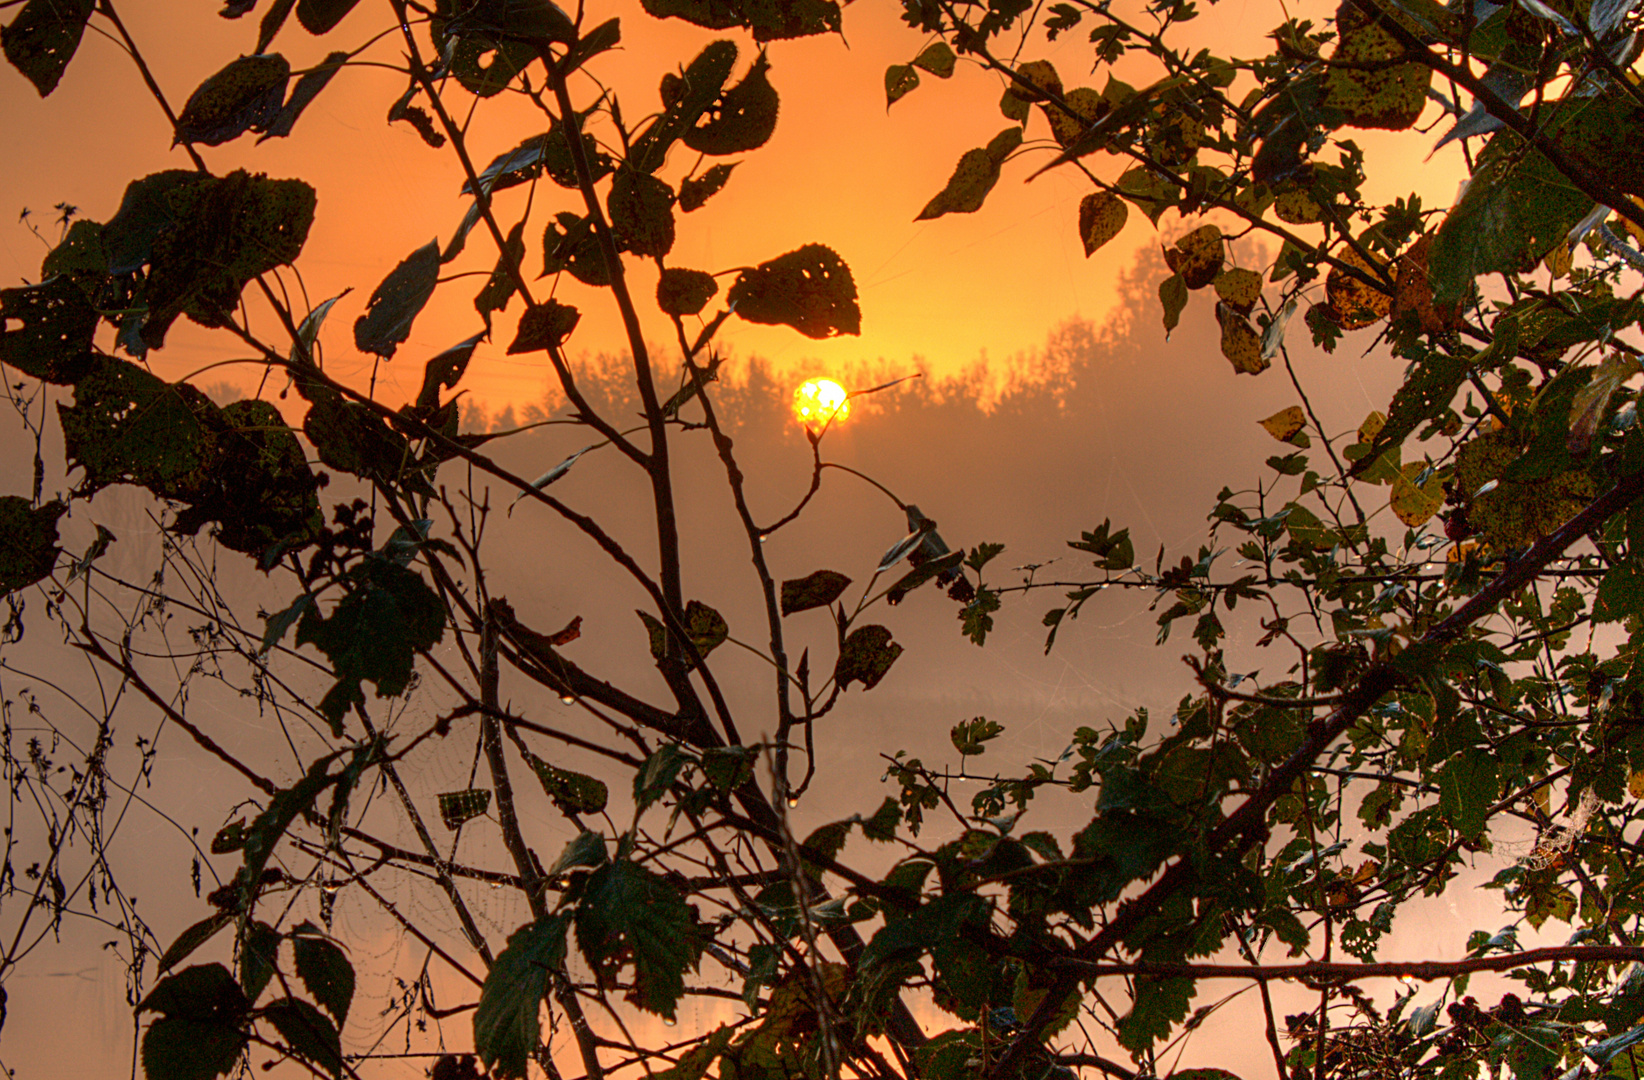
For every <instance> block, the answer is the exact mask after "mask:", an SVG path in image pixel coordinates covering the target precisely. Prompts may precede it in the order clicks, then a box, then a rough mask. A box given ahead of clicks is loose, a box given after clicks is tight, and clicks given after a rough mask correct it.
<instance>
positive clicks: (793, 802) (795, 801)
mask: <svg viewBox="0 0 1644 1080" xmlns="http://www.w3.org/2000/svg"><path fill="white" fill-rule="evenodd" d="M798 805H799V796H798V795H789V796H788V806H789V807H790V808H791V807H795V806H798Z"/></svg>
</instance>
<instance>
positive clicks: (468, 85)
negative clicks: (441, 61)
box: [451, 34, 537, 98]
mask: <svg viewBox="0 0 1644 1080" xmlns="http://www.w3.org/2000/svg"><path fill="white" fill-rule="evenodd" d="M536 59H537V51H536V50H535V49H533V48H532V47H531V46H530V45H528V44H526V43H525V42H523V41H500V42H499V41H498V40H497V39H496V38H494V37H492V36H490V35H486V34H463V35H462V36H460V37H458V38H457V41H456V44H455V46H454V47H453V48H452V50H451V74H453V75H455V76H456V77H457V81H458V82H460V83H462V87H463V89H464V90H467V91H468V92H469V93H470V94H474V95H476V96H478V97H482V98H488V97H495V96H496V95H497V94H500V93H502V92H503V91H504V90H505V89H507V88H508V84H509V83H511V82H513V81H514V79H515V78H517V77H518V76H519V73H520V72H522V71H524V70H525V69H526V68H527V67H529V66H530V65H531V64H532V62H533V61H535V60H536ZM484 61H489V62H488V63H486V62H484Z"/></svg>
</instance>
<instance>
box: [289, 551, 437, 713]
mask: <svg viewBox="0 0 1644 1080" xmlns="http://www.w3.org/2000/svg"><path fill="white" fill-rule="evenodd" d="M345 585H346V587H347V590H348V591H347V593H346V595H344V597H343V598H342V599H341V600H339V601H338V602H337V605H336V607H334V608H333V609H332V611H331V615H330V616H329V617H322V616H321V615H320V614H319V611H318V609H317V608H310V609H308V610H307V611H305V612H303V615H302V618H301V620H300V621H299V622H298V623H297V644H298V645H314V646H315V647H317V648H318V649H319V650H320V651H321V652H323V653H325V655H326V657H327V659H329V660H330V661H331V666H332V670H333V671H335V672H336V675H337V682H336V685H335V686H333V687H332V688H331V690H330V691H329V692H328V693H327V694H326V695H325V697H324V698H323V699H322V700H321V701H320V711H321V712H322V713H323V714H324V715H325V717H326V719H328V720H329V721H331V725H332V729H333V732H334V733H337V734H340V733H341V731H342V718H343V715H344V714H345V713H346V712H347V711H348V709H349V708H351V707H352V706H353V705H354V704H355V703H356V702H359V703H364V701H365V696H364V694H363V693H361V691H360V683H361V682H362V681H365V682H370V683H372V684H374V685H375V686H376V688H377V696H378V697H394V696H397V695H398V694H400V693H402V692H403V691H404V690H405V688H406V687H407V686H408V685H409V684H410V682H411V672H412V662H413V660H414V659H415V657H416V654H417V653H419V652H425V651H427V650H428V649H431V648H433V647H434V646H435V645H437V644H439V643H440V641H441V640H442V639H443V638H444V637H445V605H444V604H443V603H442V602H441V601H440V598H439V596H438V594H436V593H435V592H434V590H433V589H430V588H429V587H428V584H427V583H426V582H425V581H423V579H422V577H421V576H420V575H418V574H417V573H416V571H414V570H409V569H406V568H405V567H402V566H397V565H395V564H394V563H393V562H392V561H390V560H387V559H378V558H371V559H366V560H365V561H363V562H362V563H361V564H360V565H358V566H357V567H355V568H354V569H353V570H352V571H350V572H349V574H348V577H347V579H346V580H345Z"/></svg>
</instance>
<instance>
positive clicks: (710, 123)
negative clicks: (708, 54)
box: [684, 52, 781, 157]
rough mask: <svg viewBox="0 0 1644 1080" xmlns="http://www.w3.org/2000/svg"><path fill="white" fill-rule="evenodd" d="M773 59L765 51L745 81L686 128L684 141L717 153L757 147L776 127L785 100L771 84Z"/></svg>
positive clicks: (708, 151) (721, 155) (718, 154)
mask: <svg viewBox="0 0 1644 1080" xmlns="http://www.w3.org/2000/svg"><path fill="white" fill-rule="evenodd" d="M770 69H771V65H770V61H769V60H768V59H766V57H765V54H764V53H763V52H761V53H760V54H759V56H758V57H757V58H756V59H755V60H754V62H753V66H752V67H750V68H749V69H748V73H747V74H746V75H744V76H743V77H742V81H741V82H739V83H737V84H736V85H735V86H733V87H731V88H730V89H728V90H726V91H725V92H724V93H722V94H721V95H720V96H719V98H718V99H717V100H716V101H715V102H714V103H713V104H712V105H710V106H709V107H708V109H707V111H706V112H705V113H703V115H702V118H701V120H699V121H698V122H697V125H696V126H695V127H693V128H690V129H689V130H687V131H686V132H685V135H684V143H685V145H686V146H688V147H690V148H691V149H692V150H696V151H698V152H700V153H703V154H708V155H710V156H713V157H723V156H724V155H726V154H740V153H743V152H745V151H748V150H755V149H758V148H759V147H761V146H764V145H765V144H766V143H767V142H769V141H770V138H771V133H772V132H774V131H775V130H776V114H777V112H778V110H779V108H780V105H781V102H780V100H779V99H778V97H777V93H776V88H775V87H773V86H771V81H770V78H769V72H770Z"/></svg>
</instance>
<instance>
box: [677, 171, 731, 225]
mask: <svg viewBox="0 0 1644 1080" xmlns="http://www.w3.org/2000/svg"><path fill="white" fill-rule="evenodd" d="M737 164H738V163H737V162H734V161H733V162H731V163H730V164H728V165H726V164H720V165H715V166H713V167H712V168H710V169H708V170H707V171H706V172H704V173H703V174H702V175H701V176H694V177H687V178H686V179H685V180H683V181H681V182H680V185H679V209H680V210H681V211H683V212H684V213H687V214H689V213H690V212H691V211H693V210H700V209H702V206H703V204H704V203H706V202H707V201H708V200H709V199H711V198H712V197H713V196H715V195H717V194H719V190H720V189H721V188H723V187H724V186H725V182H726V181H727V180H729V179H730V178H731V170H732V169H734V168H736V166H737Z"/></svg>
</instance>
